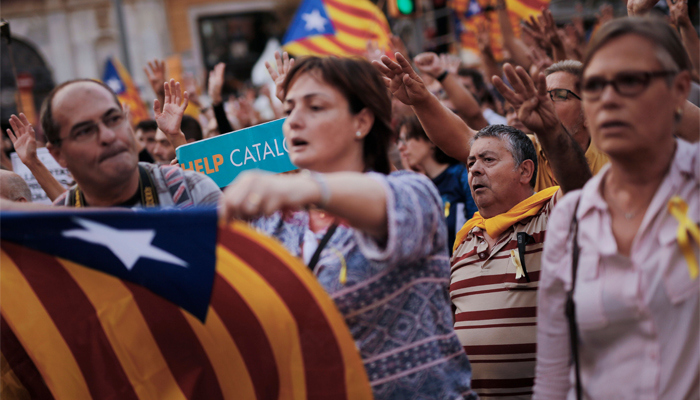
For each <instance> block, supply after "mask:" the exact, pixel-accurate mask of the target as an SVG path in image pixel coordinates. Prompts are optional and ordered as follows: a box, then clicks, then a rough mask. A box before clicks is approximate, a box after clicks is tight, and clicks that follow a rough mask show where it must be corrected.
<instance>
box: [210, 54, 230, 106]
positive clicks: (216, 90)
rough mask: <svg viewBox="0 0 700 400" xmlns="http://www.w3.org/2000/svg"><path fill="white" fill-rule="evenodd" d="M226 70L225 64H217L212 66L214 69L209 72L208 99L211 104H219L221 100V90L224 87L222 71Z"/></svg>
mask: <svg viewBox="0 0 700 400" xmlns="http://www.w3.org/2000/svg"><path fill="white" fill-rule="evenodd" d="M225 70H226V64H224V63H218V64H216V66H214V69H213V70H211V71H210V72H209V97H210V98H211V102H212V104H215V105H216V104H220V103H221V101H222V98H221V88H222V87H223V86H224V71H225Z"/></svg>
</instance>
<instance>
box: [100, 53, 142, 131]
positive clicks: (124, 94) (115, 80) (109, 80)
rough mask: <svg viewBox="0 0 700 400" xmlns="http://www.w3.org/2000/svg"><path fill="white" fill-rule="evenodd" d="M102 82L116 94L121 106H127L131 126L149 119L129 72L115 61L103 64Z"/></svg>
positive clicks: (111, 60)
mask: <svg viewBox="0 0 700 400" xmlns="http://www.w3.org/2000/svg"><path fill="white" fill-rule="evenodd" d="M102 82H104V83H105V84H106V85H107V86H109V87H110V89H112V91H114V93H116V94H117V97H119V101H121V102H122V104H123V105H127V106H129V115H130V116H131V124H132V125H134V126H135V125H136V124H138V123H139V122H141V121H143V120H145V119H149V115H148V110H146V105H145V104H144V103H143V100H141V95H140V94H139V90H138V88H137V87H136V85H134V82H133V81H132V80H131V75H129V71H127V70H126V68H124V66H123V65H122V64H121V63H120V62H119V60H117V59H112V58H110V59H107V62H106V63H105V72H104V74H102Z"/></svg>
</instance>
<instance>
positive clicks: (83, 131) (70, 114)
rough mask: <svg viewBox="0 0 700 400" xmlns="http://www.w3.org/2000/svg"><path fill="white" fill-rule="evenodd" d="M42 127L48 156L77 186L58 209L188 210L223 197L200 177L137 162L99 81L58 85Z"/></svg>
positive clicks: (114, 103)
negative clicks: (148, 207)
mask: <svg viewBox="0 0 700 400" xmlns="http://www.w3.org/2000/svg"><path fill="white" fill-rule="evenodd" d="M183 111H184V109H183ZM41 125H42V127H43V129H44V132H45V134H46V137H47V139H48V142H49V143H48V146H47V148H48V149H49V151H50V152H51V155H53V157H54V158H55V159H56V161H57V162H58V163H59V164H60V165H61V166H62V167H64V168H67V169H68V170H69V171H70V172H71V174H72V175H73V178H74V179H75V181H76V183H77V185H76V186H74V187H72V188H71V189H70V190H69V191H67V192H65V193H64V194H63V195H61V196H60V197H58V198H57V199H56V201H55V202H54V204H56V205H66V206H74V207H85V206H93V207H112V206H122V207H147V206H157V205H160V206H174V207H176V208H186V207H190V206H193V205H199V204H216V203H217V202H218V199H219V197H220V196H221V191H220V190H219V188H218V187H217V185H216V184H215V183H214V182H213V181H212V180H211V179H210V178H208V177H207V176H205V175H203V174H198V173H195V172H189V171H182V170H181V169H180V168H179V167H176V166H156V165H153V164H147V163H139V162H138V153H137V149H136V143H135V139H134V134H133V131H132V128H131V125H130V124H129V122H128V119H127V116H126V114H125V112H124V110H123V109H122V106H121V104H120V103H119V99H118V98H117V97H116V95H115V94H114V93H113V92H112V91H111V90H110V89H109V87H107V86H106V85H104V84H102V83H100V82H97V81H93V80H89V79H79V80H74V81H68V82H65V83H63V84H61V85H59V86H57V87H56V88H55V89H54V90H53V91H52V92H51V93H50V94H49V96H48V97H47V98H46V100H45V101H44V104H43V106H42V110H41Z"/></svg>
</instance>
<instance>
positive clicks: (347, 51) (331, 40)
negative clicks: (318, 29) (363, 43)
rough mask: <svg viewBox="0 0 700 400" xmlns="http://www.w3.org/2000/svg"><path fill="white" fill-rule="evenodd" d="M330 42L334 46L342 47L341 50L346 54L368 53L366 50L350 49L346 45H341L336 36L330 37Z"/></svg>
mask: <svg viewBox="0 0 700 400" xmlns="http://www.w3.org/2000/svg"><path fill="white" fill-rule="evenodd" d="M328 41H329V42H331V43H333V44H334V45H336V46H338V47H340V48H341V49H343V50H345V52H346V53H348V54H354V55H364V54H365V53H366V52H367V50H366V49H362V50H360V49H358V48H355V47H350V46H348V45H346V44H344V43H341V42H340V41H339V40H338V39H337V38H336V37H335V36H330V37H328Z"/></svg>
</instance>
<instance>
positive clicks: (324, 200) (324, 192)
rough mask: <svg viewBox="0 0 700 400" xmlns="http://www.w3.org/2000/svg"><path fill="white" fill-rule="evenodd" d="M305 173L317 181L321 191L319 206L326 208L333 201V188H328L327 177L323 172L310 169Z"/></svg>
mask: <svg viewBox="0 0 700 400" xmlns="http://www.w3.org/2000/svg"><path fill="white" fill-rule="evenodd" d="M304 174H305V175H306V176H308V177H309V178H311V179H312V180H313V181H314V182H316V184H317V185H318V189H319V190H320V192H321V200H320V201H319V202H318V204H317V206H318V207H319V208H326V206H327V205H328V203H329V202H330V201H331V190H330V189H329V188H328V183H326V178H324V177H323V174H319V173H318V172H313V171H309V170H305V171H304Z"/></svg>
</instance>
